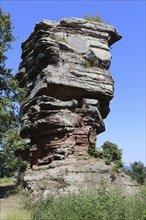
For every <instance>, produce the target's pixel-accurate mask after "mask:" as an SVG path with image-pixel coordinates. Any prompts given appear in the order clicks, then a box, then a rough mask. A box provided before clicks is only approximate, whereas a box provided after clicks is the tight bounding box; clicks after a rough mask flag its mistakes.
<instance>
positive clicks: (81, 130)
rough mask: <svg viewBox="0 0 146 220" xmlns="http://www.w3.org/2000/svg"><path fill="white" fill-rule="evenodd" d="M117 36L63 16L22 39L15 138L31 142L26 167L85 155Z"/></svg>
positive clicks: (101, 112)
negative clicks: (22, 95)
mask: <svg viewBox="0 0 146 220" xmlns="http://www.w3.org/2000/svg"><path fill="white" fill-rule="evenodd" d="M119 39H121V36H120V35H119V34H118V32H117V31H116V29H115V28H114V27H112V26H110V25H108V24H104V23H99V22H89V21H87V20H84V19H78V18H65V19H62V20H61V21H60V22H51V21H49V20H43V21H41V22H39V23H38V24H36V26H35V28H34V31H33V32H32V34H31V35H30V37H29V38H28V39H27V40H26V41H25V42H24V43H22V62H21V63H20V65H19V71H18V73H17V78H18V80H19V82H20V86H21V87H26V88H27V101H26V102H25V103H24V104H23V105H22V107H21V123H22V128H21V136H22V137H23V138H30V140H31V148H30V155H31V166H32V165H44V164H49V163H51V162H52V161H54V160H60V159H65V158H66V157H68V156H69V155H72V154H75V155H78V154H86V153H87V151H88V147H89V145H91V144H95V143H96V135H97V134H99V133H101V132H103V131H104V130H105V126H104V122H103V119H105V118H106V117H107V115H108V113H109V111H110V108H109V103H110V100H111V99H112V98H113V93H114V81H113V79H112V76H111V74H110V73H109V71H108V69H109V67H110V63H111V54H110V46H111V45H112V44H113V43H115V42H116V41H118V40H119Z"/></svg>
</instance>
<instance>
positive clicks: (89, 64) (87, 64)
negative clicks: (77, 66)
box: [82, 59, 92, 68]
mask: <svg viewBox="0 0 146 220" xmlns="http://www.w3.org/2000/svg"><path fill="white" fill-rule="evenodd" d="M82 65H83V66H84V67H87V68H89V67H92V64H91V62H90V61H89V60H87V59H84V60H83V61H82Z"/></svg>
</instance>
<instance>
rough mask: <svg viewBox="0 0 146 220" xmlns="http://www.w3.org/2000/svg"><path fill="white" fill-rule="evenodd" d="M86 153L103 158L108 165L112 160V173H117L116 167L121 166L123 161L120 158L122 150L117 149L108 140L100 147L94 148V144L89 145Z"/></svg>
mask: <svg viewBox="0 0 146 220" xmlns="http://www.w3.org/2000/svg"><path fill="white" fill-rule="evenodd" d="M88 153H89V154H90V155H91V156H93V157H95V158H100V159H103V160H104V161H105V164H106V165H110V164H111V162H114V164H115V165H114V167H113V172H114V173H117V172H118V169H120V168H122V167H123V162H122V160H121V159H122V150H121V149H119V148H118V146H117V145H116V144H113V143H111V142H109V141H106V142H104V144H103V145H102V146H101V149H96V146H95V145H90V146H89V149H88Z"/></svg>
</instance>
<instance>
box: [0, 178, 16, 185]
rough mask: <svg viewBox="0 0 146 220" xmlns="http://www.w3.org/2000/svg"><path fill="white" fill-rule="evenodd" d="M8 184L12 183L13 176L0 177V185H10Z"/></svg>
mask: <svg viewBox="0 0 146 220" xmlns="http://www.w3.org/2000/svg"><path fill="white" fill-rule="evenodd" d="M10 185H14V177H4V178H0V186H10Z"/></svg>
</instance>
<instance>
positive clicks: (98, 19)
mask: <svg viewBox="0 0 146 220" xmlns="http://www.w3.org/2000/svg"><path fill="white" fill-rule="evenodd" d="M84 19H86V20H87V21H91V22H101V23H103V22H104V21H103V19H102V18H101V17H100V16H99V15H94V14H92V15H90V16H88V15H84Z"/></svg>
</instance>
